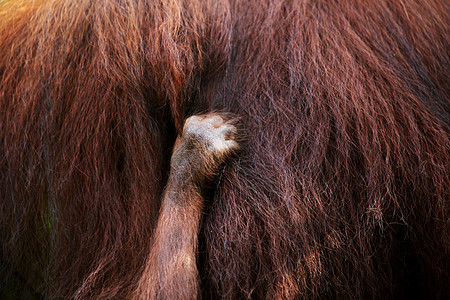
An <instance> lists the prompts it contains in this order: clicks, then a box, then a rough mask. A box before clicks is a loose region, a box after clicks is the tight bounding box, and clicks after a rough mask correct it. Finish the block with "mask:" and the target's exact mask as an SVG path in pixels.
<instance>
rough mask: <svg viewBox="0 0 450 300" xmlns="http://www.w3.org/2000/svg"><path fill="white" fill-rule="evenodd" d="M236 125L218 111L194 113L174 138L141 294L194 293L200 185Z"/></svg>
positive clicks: (228, 146) (228, 148)
mask: <svg viewBox="0 0 450 300" xmlns="http://www.w3.org/2000/svg"><path fill="white" fill-rule="evenodd" d="M235 134H236V128H235V127H234V126H233V125H231V124H228V123H226V122H225V121H224V119H223V118H222V117H221V116H220V115H218V114H209V115H204V116H193V117H191V118H189V119H188V120H187V121H186V124H185V126H184V129H183V135H182V136H181V137H179V138H178V139H177V141H176V143H175V146H174V151H173V154H172V159H171V170H170V176H169V180H168V183H167V186H166V190H165V192H164V199H163V202H162V206H161V211H160V216H159V219H158V224H157V228H156V231H155V234H154V240H153V246H152V250H151V253H150V255H149V257H148V260H147V265H146V269H145V271H144V274H143V276H142V278H141V280H140V282H139V287H138V290H137V298H140V299H195V298H197V296H198V289H199V286H198V284H199V279H198V271H197V265H196V257H197V247H198V240H197V239H198V231H199V226H200V221H201V216H202V210H203V205H204V198H203V196H202V188H203V187H204V186H205V185H206V184H207V183H208V181H210V180H211V178H212V177H213V176H214V174H215V173H216V171H217V169H218V167H219V166H220V164H221V163H223V162H224V161H225V160H226V159H227V158H228V157H229V156H230V155H231V154H232V153H233V152H234V151H236V150H237V149H238V144H237V143H236V142H235V141H234V136H235Z"/></svg>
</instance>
